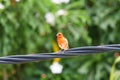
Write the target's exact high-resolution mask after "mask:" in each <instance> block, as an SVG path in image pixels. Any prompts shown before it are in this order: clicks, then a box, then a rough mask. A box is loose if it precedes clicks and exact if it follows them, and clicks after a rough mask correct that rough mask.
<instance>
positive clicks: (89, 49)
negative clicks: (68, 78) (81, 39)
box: [0, 44, 120, 64]
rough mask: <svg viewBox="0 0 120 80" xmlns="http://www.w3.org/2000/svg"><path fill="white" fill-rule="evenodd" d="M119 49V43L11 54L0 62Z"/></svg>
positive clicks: (0, 58) (16, 62)
mask: <svg viewBox="0 0 120 80" xmlns="http://www.w3.org/2000/svg"><path fill="white" fill-rule="evenodd" d="M112 51H120V44H113V45H102V46H86V47H78V48H71V49H68V50H65V51H59V52H56V53H38V54H28V55H11V56H5V57H0V64H22V63H27V62H34V61H40V60H49V59H53V58H66V57H72V56H80V55H87V54H89V55H90V54H97V53H103V52H112Z"/></svg>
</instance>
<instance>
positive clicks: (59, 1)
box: [51, 0, 61, 4]
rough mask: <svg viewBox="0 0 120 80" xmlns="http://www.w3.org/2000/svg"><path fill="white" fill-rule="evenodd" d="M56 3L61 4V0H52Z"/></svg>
mask: <svg viewBox="0 0 120 80" xmlns="http://www.w3.org/2000/svg"><path fill="white" fill-rule="evenodd" d="M51 1H52V2H53V3H55V4H61V0H51Z"/></svg>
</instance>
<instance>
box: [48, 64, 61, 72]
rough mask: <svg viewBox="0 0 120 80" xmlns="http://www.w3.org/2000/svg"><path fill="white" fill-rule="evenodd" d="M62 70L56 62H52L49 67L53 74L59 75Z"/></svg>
mask: <svg viewBox="0 0 120 80" xmlns="http://www.w3.org/2000/svg"><path fill="white" fill-rule="evenodd" d="M62 69H63V66H62V65H61V64H59V63H58V62H54V63H53V64H52V65H51V66H50V70H51V72H52V73H53V74H60V73H62Z"/></svg>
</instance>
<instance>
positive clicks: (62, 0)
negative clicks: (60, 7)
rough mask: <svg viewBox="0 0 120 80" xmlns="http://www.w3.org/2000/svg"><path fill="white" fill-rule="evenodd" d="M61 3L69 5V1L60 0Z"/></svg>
mask: <svg viewBox="0 0 120 80" xmlns="http://www.w3.org/2000/svg"><path fill="white" fill-rule="evenodd" d="M61 2H62V3H66V4H67V3H69V2H70V0H61Z"/></svg>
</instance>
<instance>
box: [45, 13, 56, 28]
mask: <svg viewBox="0 0 120 80" xmlns="http://www.w3.org/2000/svg"><path fill="white" fill-rule="evenodd" d="M45 19H46V22H47V23H49V24H50V25H52V26H54V24H55V16H54V15H53V14H52V13H50V12H48V13H46V14H45Z"/></svg>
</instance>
